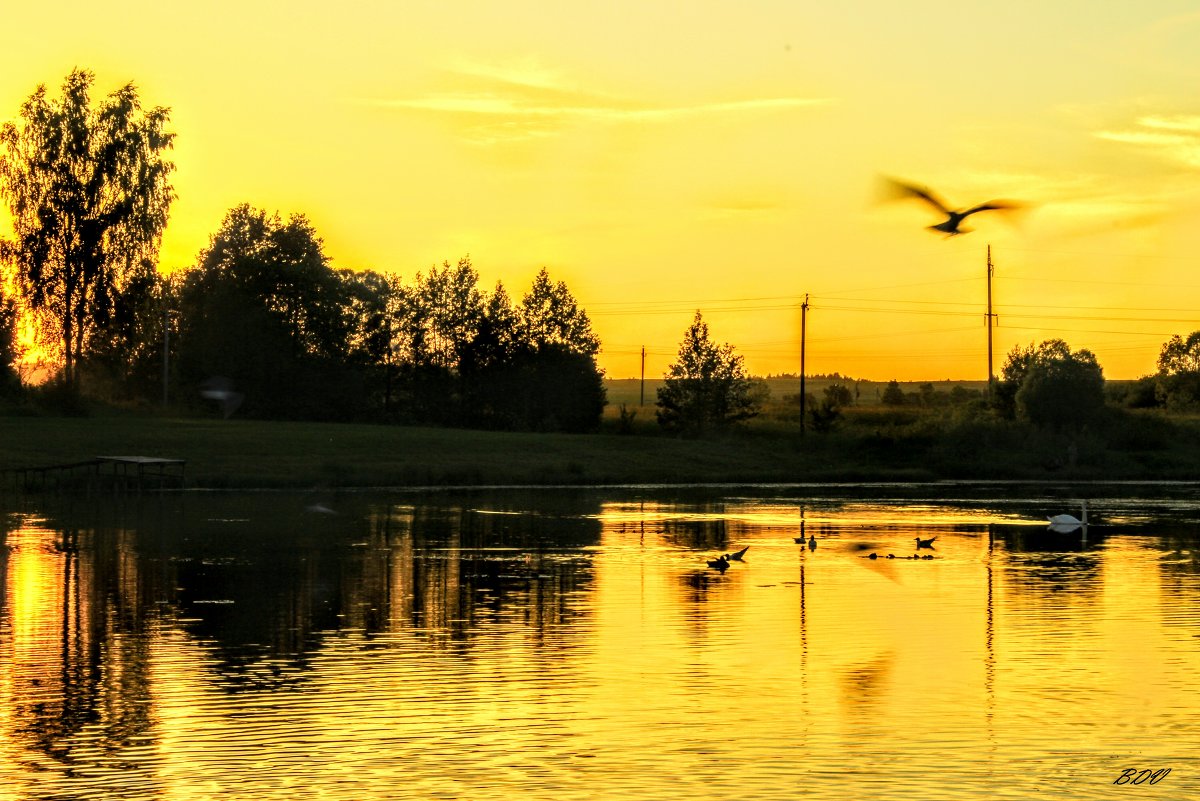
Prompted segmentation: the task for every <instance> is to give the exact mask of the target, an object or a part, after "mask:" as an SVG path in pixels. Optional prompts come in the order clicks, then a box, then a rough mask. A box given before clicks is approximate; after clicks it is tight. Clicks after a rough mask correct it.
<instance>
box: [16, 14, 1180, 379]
mask: <svg viewBox="0 0 1200 801" xmlns="http://www.w3.org/2000/svg"><path fill="white" fill-rule="evenodd" d="M4 17H5V29H6V33H7V35H6V36H5V37H4V40H3V44H2V45H0V118H5V119H11V118H14V117H16V115H17V112H18V109H19V107H20V104H21V102H22V101H23V100H24V99H25V98H26V97H27V96H28V95H29V94H30V93H31V92H32V91H33V90H34V88H35V87H36V86H37V84H39V83H46V84H47V85H48V86H49V87H51V88H52V89H54V90H55V91H57V89H58V87H59V86H60V84H61V82H62V80H63V78H64V77H65V76H66V75H67V73H68V72H69V71H70V70H71V69H72V68H73V67H75V66H80V67H84V68H88V69H91V70H93V71H95V73H96V76H97V81H96V91H97V94H101V93H107V92H108V91H111V90H112V89H115V88H117V86H119V85H120V84H122V83H124V82H126V81H133V82H134V83H135V84H136V85H137V86H138V87H139V89H140V91H141V95H142V99H143V101H144V102H145V103H146V104H147V105H165V106H168V107H170V108H171V109H172V122H173V129H174V130H175V132H176V133H177V135H178V136H177V140H176V148H175V151H174V154H173V158H174V160H175V161H176V163H177V165H178V170H177V172H176V173H175V187H176V191H177V194H178V200H177V201H176V203H175V206H174V208H173V213H172V218H171V222H170V225H169V227H168V229H167V232H166V235H165V237H164V240H163V253H162V264H163V266H164V267H165V268H167V269H174V268H178V267H183V266H187V265H190V264H192V263H194V260H195V258H196V254H197V253H198V251H200V249H201V248H203V247H204V246H205V245H206V244H207V241H208V237H209V236H210V235H211V234H212V233H213V232H214V231H215V230H216V229H217V227H218V226H219V224H220V222H221V219H222V217H223V216H224V214H225V212H226V211H227V210H228V209H229V208H231V207H233V206H234V205H236V204H238V203H242V202H248V203H251V204H252V205H254V206H257V207H260V208H265V209H268V210H270V211H276V210H277V211H279V212H281V213H282V214H284V215H287V214H290V213H292V212H302V213H304V214H306V215H308V217H309V218H310V219H311V220H312V222H313V224H314V225H315V226H316V228H317V230H318V232H319V233H320V234H321V235H322V236H323V238H324V240H325V245H326V250H327V252H328V254H329V255H330V256H331V257H332V259H333V262H334V265H335V266H338V267H346V268H353V269H361V268H372V269H376V270H381V271H389V272H397V273H399V274H400V275H402V276H403V277H405V278H406V279H411V278H412V277H413V276H414V275H415V274H416V273H417V272H418V271H421V270H426V269H428V268H429V266H430V265H432V264H435V263H440V262H442V261H444V260H450V261H451V262H453V261H456V260H457V259H458V258H460V257H461V256H464V255H469V256H470V257H471V260H472V261H473V263H474V264H475V266H476V268H477V269H478V270H479V271H480V273H481V276H482V282H483V284H484V286H486V287H488V288H490V287H491V286H493V285H494V283H495V282H496V281H497V280H502V281H503V282H504V284H505V286H506V287H507V288H508V290H509V292H510V294H511V295H514V296H517V297H519V296H520V295H521V294H523V293H524V291H525V290H526V289H527V288H528V286H529V283H530V281H531V280H532V278H533V276H534V275H535V274H536V273H537V271H538V270H539V269H540V268H541V267H543V266H544V267H546V268H547V269H548V270H549V271H550V274H551V277H552V278H554V279H556V280H560V279H561V280H564V281H566V282H567V285H568V286H569V287H570V288H571V290H572V292H573V293H574V294H575V296H576V297H577V299H578V300H579V301H580V303H581V304H582V305H583V306H584V308H585V309H587V311H588V312H589V314H590V315H591V317H592V321H593V324H594V327H595V329H596V332H597V334H598V335H599V336H600V338H601V340H602V342H603V352H602V354H601V365H602V366H603V367H605V368H606V369H607V371H608V374H609V376H610V377H614V378H621V377H631V376H636V375H638V372H639V356H638V354H639V351H640V349H641V348H642V347H643V346H644V347H645V348H646V349H647V352H648V357H647V365H646V371H647V375H648V376H649V377H657V376H660V375H661V374H662V373H663V371H664V370H665V369H666V367H667V365H668V364H669V363H670V362H671V361H672V360H673V357H674V354H675V352H676V351H677V349H678V345H679V342H680V340H681V339H682V337H683V333H684V330H685V329H686V328H687V326H688V324H689V323H690V322H691V318H692V316H693V314H694V313H695V311H696V310H697V309H699V310H700V311H702V312H703V313H704V316H705V319H706V321H707V322H708V323H709V326H710V331H711V334H712V336H713V337H714V338H715V339H716V340H718V341H720V342H728V343H730V344H732V345H734V346H735V348H736V349H737V351H738V352H739V353H741V354H742V355H744V356H745V359H746V365H747V367H748V368H749V369H750V370H751V371H752V372H754V373H758V374H764V373H779V372H795V371H797V370H798V367H799V338H800V337H799V333H800V332H799V328H800V325H799V322H800V312H799V303H800V300H801V299H802V298H803V296H804V295H805V293H809V294H810V296H811V297H810V304H811V305H810V311H809V318H808V347H807V355H808V360H807V365H808V371H809V372H810V373H820V372H832V371H840V372H842V373H843V374H848V375H853V376H855V377H859V378H869V379H875V380H884V379H889V378H898V379H902V380H903V379H910V380H924V379H930V380H937V379H944V378H954V379H969V378H984V377H985V375H986V369H987V368H986V334H985V329H984V325H983V320H984V316H983V313H984V302H985V282H984V275H985V251H986V248H987V246H988V245H989V244H991V246H992V249H993V259H994V261H995V264H996V279H995V287H994V294H995V302H996V311H997V313H998V314H999V325H1000V327H999V328H998V329H997V330H996V333H995V337H996V344H995V348H994V350H995V354H996V365H997V369H999V365H1000V364H1001V363H1002V361H1003V355H1004V354H1005V353H1006V352H1007V351H1008V350H1010V349H1011V348H1012V347H1013V346H1014V345H1024V344H1028V343H1029V342H1032V341H1040V340H1042V339H1045V338H1050V337H1061V338H1064V339H1066V340H1067V341H1068V342H1069V343H1070V344H1071V346H1072V347H1075V348H1080V347H1087V348H1090V349H1092V350H1093V351H1094V352H1095V353H1096V355H1097V356H1098V358H1099V360H1100V363H1101V365H1102V366H1103V367H1104V368H1105V374H1106V376H1108V377H1109V378H1133V377H1137V376H1139V375H1143V374H1146V373H1149V372H1152V371H1153V370H1154V363H1155V359H1156V358H1157V355H1158V351H1159V348H1160V347H1161V345H1162V343H1163V342H1164V341H1165V340H1166V339H1167V338H1168V337H1169V336H1170V335H1171V334H1174V333H1181V334H1185V335H1186V334H1187V333H1189V332H1190V331H1192V330H1195V329H1198V328H1200V313H1198V312H1197V307H1198V305H1200V276H1197V275H1196V274H1195V272H1196V271H1195V267H1196V265H1197V263H1198V261H1200V257H1198V256H1197V255H1196V254H1197V252H1198V251H1197V246H1198V245H1200V224H1198V223H1200V95H1198V94H1197V91H1196V88H1197V86H1200V47H1197V42H1200V11H1197V7H1196V5H1195V3H1194V2H1173V1H1168V0H1144V1H1143V2H1138V3H1099V4H1098V3H1095V2H1088V1H1087V0H1052V2H1044V1H1043V2H1032V1H1030V0H1015V1H1010V2H1007V3H997V2H994V0H991V1H990V2H953V3H951V2H918V3H896V2H891V1H890V0H877V1H868V0H859V1H858V2H845V3H818V2H796V0H787V2H783V1H782V0H780V1H779V2H775V1H774V0H772V1H771V2H764V1H758V2H754V1H753V0H752V1H751V2H746V0H738V1H737V2H732V1H731V2H724V1H723V0H722V1H721V2H703V1H700V0H692V1H691V2H687V3H683V2H644V0H639V1H638V2H629V1H628V0H609V1H608V2H605V3H596V2H587V3H583V2H577V1H576V0H562V2H557V3H549V2H545V0H540V1H539V2H534V1H533V0H505V2H472V3H464V2H455V1H454V0H441V1H440V2H413V1H412V0H407V1H406V2H403V3H401V2H386V1H385V0H374V1H373V2H365V1H362V0H348V1H347V2H342V3H336V4H334V3H320V4H318V3H314V2H309V0H290V1H289V2H286V3H285V2H266V1H265V0H237V2H232V1H229V0H218V1H217V2H208V3H192V4H184V3H174V2H171V3H162V2H161V0H159V1H158V2H149V0H145V1H144V2H132V1H131V0H122V1H121V2H106V3H94V2H87V3H84V2H76V1H75V0H69V1H68V2H55V3H22V4H15V3H10V4H6V7H5V10H4ZM880 175H894V176H897V177H900V178H903V179H906V180H909V181H913V182H916V183H920V184H925V185H928V186H929V187H931V188H933V189H934V190H936V191H937V192H939V193H940V194H941V195H942V196H943V197H945V198H946V200H947V201H948V202H949V203H950V204H951V205H953V206H955V207H967V206H971V205H974V204H976V203H979V202H982V201H985V200H991V199H995V198H1007V199H1015V200H1020V201H1023V202H1025V203H1028V204H1029V205H1030V208H1029V210H1028V211H1027V212H1026V213H1024V214H1023V215H1021V216H1020V218H1019V219H1017V220H1008V219H1005V218H1004V217H1002V216H1001V215H998V214H996V213H991V214H981V215H979V216H977V217H972V218H971V219H970V221H969V223H968V227H972V228H974V229H975V231H974V232H973V233H971V234H969V235H966V236H960V237H955V238H952V239H945V238H943V237H942V236H940V235H938V234H934V233H932V232H929V231H926V230H924V226H926V225H930V224H933V223H936V222H939V221H940V220H939V219H938V218H937V215H936V214H935V213H934V212H933V211H932V210H930V209H929V208H927V207H925V206H923V205H922V204H920V203H919V202H918V201H904V202H898V203H888V204H882V203H880V202H878V199H879V198H878V181H879V176H880Z"/></svg>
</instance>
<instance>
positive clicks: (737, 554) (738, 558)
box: [725, 545, 750, 562]
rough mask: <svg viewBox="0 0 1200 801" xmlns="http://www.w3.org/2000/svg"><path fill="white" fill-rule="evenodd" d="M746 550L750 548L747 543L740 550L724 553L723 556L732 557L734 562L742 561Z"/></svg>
mask: <svg viewBox="0 0 1200 801" xmlns="http://www.w3.org/2000/svg"><path fill="white" fill-rule="evenodd" d="M748 550H750V546H749V545H747V546H746V547H745V548H743V549H742V550H740V551H735V552H734V553H727V554H725V558H727V559H732V560H733V561H735V562H740V561H742V557H743V556H745V555H746V551H748Z"/></svg>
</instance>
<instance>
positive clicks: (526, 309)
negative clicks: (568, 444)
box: [459, 269, 606, 431]
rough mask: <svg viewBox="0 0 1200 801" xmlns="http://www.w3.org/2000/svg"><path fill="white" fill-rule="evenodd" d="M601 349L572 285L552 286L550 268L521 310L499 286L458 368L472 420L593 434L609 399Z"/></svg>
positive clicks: (526, 299) (489, 299) (479, 423)
mask: <svg viewBox="0 0 1200 801" xmlns="http://www.w3.org/2000/svg"><path fill="white" fill-rule="evenodd" d="M599 346H600V343H599V339H597V338H596V336H595V334H593V333H592V330H591V322H590V321H589V320H588V317H587V314H586V313H585V312H584V311H583V310H582V309H581V308H580V307H579V305H578V303H577V302H576V301H575V298H574V297H573V296H572V295H571V292H570V290H569V289H568V288H567V286H566V284H565V283H563V282H561V281H560V282H558V283H552V282H551V281H550V279H549V275H548V274H547V272H546V271H545V270H544V269H543V270H542V271H541V272H540V273H539V275H538V276H537V278H535V279H534V282H533V285H532V287H531V288H530V290H529V292H528V293H526V294H525V296H524V297H523V298H522V299H521V303H520V304H519V305H518V306H517V307H516V308H515V309H514V308H513V307H512V306H511V304H510V302H509V300H508V295H507V293H506V292H505V291H504V287H503V286H501V285H497V287H496V291H495V292H493V293H492V295H491V296H490V297H489V298H488V299H487V303H486V307H485V309H484V312H483V315H482V317H481V318H480V321H479V325H478V327H477V329H476V336H475V339H474V340H473V341H472V342H471V344H470V346H469V347H468V348H467V350H466V352H465V353H464V357H463V359H462V360H461V362H460V365H459V367H460V372H461V377H462V380H463V396H464V399H465V401H464V402H465V406H466V410H467V413H468V416H469V419H470V420H472V421H474V424H477V425H486V426H489V427H501V428H520V429H529V430H549V431H588V430H591V429H594V428H595V427H596V426H598V425H599V423H600V417H601V415H602V414H603V411H604V405H605V402H606V398H605V390H604V374H603V371H601V370H600V369H599V367H597V366H596V358H595V355H596V353H597V352H598V350H599Z"/></svg>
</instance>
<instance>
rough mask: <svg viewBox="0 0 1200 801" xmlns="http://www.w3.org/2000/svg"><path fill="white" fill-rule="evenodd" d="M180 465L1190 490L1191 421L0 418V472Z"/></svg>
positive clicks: (331, 482)
mask: <svg viewBox="0 0 1200 801" xmlns="http://www.w3.org/2000/svg"><path fill="white" fill-rule="evenodd" d="M131 455H139V456H161V457H169V458H179V459H185V460H187V483H188V485H189V486H193V487H211V488H249V487H272V488H288V487H295V488H307V487H313V486H328V487H368V486H445V485H486V484H534V485H546V484H618V483H754V482H800V481H838V480H861V481H885V480H911V481H921V480H938V479H1046V480H1064V479H1065V480H1155V479H1182V480H1195V479H1200V429H1198V427H1197V424H1196V421H1194V420H1170V419H1167V418H1163V417H1159V416H1153V415H1129V414H1123V415H1120V416H1118V417H1115V418H1114V419H1113V421H1110V423H1109V424H1108V425H1107V426H1106V428H1105V429H1103V430H1100V431H1096V432H1091V433H1089V434H1086V435H1083V436H1076V437H1071V438H1066V437H1062V436H1058V435H1054V434H1048V433H1045V432H1038V431H1036V430H1033V429H1030V428H1028V427H1025V426H1020V425H1017V424H1011V423H1008V424H1005V423H999V422H995V421H971V420H965V421H958V422H953V421H948V420H947V419H946V415H945V414H944V413H940V412H930V413H918V412H912V411H908V412H904V413H902V414H900V413H885V412H881V411H865V410H864V411H863V412H862V413H859V414H857V415H847V419H846V420H844V421H842V424H841V425H840V426H839V428H837V429H835V430H833V431H831V432H828V433H824V434H817V433H815V432H809V434H808V435H807V436H806V437H805V438H804V439H803V440H802V439H801V438H800V437H799V436H798V433H797V431H796V429H795V427H794V426H786V425H758V426H754V427H751V428H750V429H748V430H746V431H742V432H738V433H736V434H732V435H726V436H722V437H718V438H711V439H677V438H672V437H666V436H658V435H652V434H649V433H643V434H639V435H634V436H619V435H617V434H613V433H599V434H591V435H570V434H527V433H502V432H487V431H463V430H456V429H442V428H422V427H405V426H382V425H379V426H377V425H343V424H322V423H292V422H264V421H251V420H212V419H171V418H159V417H134V416H94V417H86V418H51V417H0V470H3V469H8V468H22V467H36V466H44V465H52V464H61V463H68V462H75V461H80V460H83V459H88V458H91V457H95V456H131Z"/></svg>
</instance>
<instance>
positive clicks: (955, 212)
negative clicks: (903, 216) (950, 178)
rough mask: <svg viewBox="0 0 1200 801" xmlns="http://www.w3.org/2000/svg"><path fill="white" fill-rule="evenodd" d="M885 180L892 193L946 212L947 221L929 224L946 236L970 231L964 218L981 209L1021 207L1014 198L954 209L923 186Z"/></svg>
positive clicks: (932, 228)
mask: <svg viewBox="0 0 1200 801" xmlns="http://www.w3.org/2000/svg"><path fill="white" fill-rule="evenodd" d="M884 181H886V182H887V184H888V186H889V188H890V189H891V194H893V195H896V196H899V197H914V198H917V199H918V200H923V201H925V202H926V203H928V204H929V205H930V206H933V207H934V208H935V209H937V210H938V211H939V212H941V213H942V214H945V215H946V219H945V221H943V222H940V223H938V224H937V225H931V226H929V230H931V231H940V232H941V233H943V234H945V235H946V236H957V235H959V234H966V233H969V232H970V231H971V230H972V229H970V228H963V227H962V223H963V220H965V219H967V218H968V217H970V216H971V215H972V214H977V213H978V212H981V211H1012V210H1014V209H1019V208H1021V204H1020V203H1017V202H1015V201H1012V200H989V201H988V202H987V203H980V204H979V205H977V206H972V207H971V208H969V209H952V208H950V207H949V206H947V205H946V204H945V203H944V202H943V201H942V199H941V198H939V197H938V196H937V195H935V194H934V193H933V192H932V191H930V190H929V189H926V188H925V187H923V186H917V185H916V184H909V183H905V182H904V181H897V180H896V179H895V178H885V179H884Z"/></svg>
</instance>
